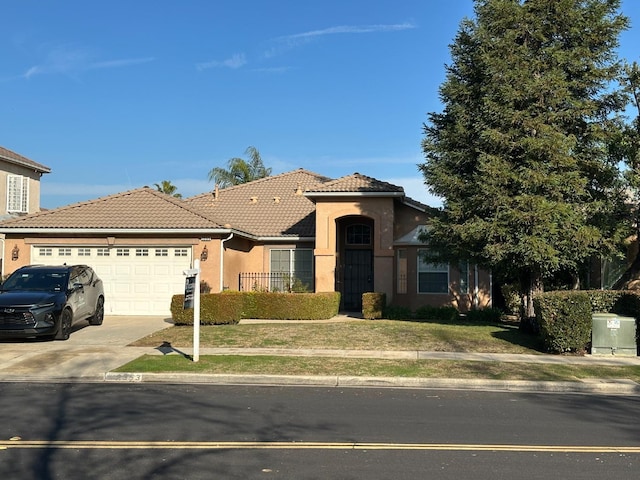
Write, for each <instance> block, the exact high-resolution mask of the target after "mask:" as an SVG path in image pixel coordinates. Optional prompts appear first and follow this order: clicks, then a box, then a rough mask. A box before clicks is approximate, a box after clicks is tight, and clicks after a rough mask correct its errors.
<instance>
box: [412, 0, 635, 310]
mask: <svg viewBox="0 0 640 480" xmlns="http://www.w3.org/2000/svg"><path fill="white" fill-rule="evenodd" d="M619 7H620V1H619V0H475V19H465V20H463V21H462V23H461V25H460V28H459V31H458V33H457V35H456V37H455V40H454V43H453V45H451V57H452V62H451V64H450V65H448V66H447V67H446V73H447V76H446V79H445V81H444V83H443V84H442V85H441V87H440V98H441V101H442V103H443V110H442V111H441V112H434V113H430V114H429V115H428V122H427V123H426V124H425V125H424V138H423V151H424V155H425V162H424V163H423V164H421V165H420V166H419V167H420V170H421V171H422V173H423V175H424V179H425V184H426V185H427V186H428V187H429V189H430V190H431V191H432V192H433V193H435V194H437V195H439V196H440V197H442V198H443V199H444V202H443V207H442V209H440V211H439V213H438V215H437V216H436V217H435V218H434V219H433V223H432V225H431V226H430V229H429V231H428V233H426V234H425V235H424V238H423V240H425V241H426V242H427V243H428V245H429V247H430V248H429V250H430V252H431V253H430V257H431V258H432V259H433V260H436V259H438V260H444V259H454V258H467V259H469V260H472V261H475V262H477V263H479V264H481V265H484V266H486V267H488V268H492V269H494V271H497V272H501V273H503V274H505V275H507V276H508V277H509V278H512V279H517V280H518V281H519V282H520V285H521V290H522V292H523V295H524V300H525V306H526V311H525V312H524V313H525V315H524V317H523V319H524V318H530V317H531V316H533V304H532V301H531V300H532V297H533V295H534V294H535V293H536V292H537V291H540V290H541V289H542V288H543V281H544V280H545V278H549V277H551V276H553V275H554V274H556V273H558V272H560V271H569V272H573V273H577V271H578V269H579V268H580V266H581V265H582V264H583V263H584V262H585V261H586V260H587V259H588V258H590V257H591V256H593V255H594V254H598V253H603V252H606V251H608V250H610V249H612V248H613V240H614V239H615V232H616V228H617V226H618V225H617V223H616V222H615V221H611V219H612V218H613V217H612V215H617V214H618V213H619V208H618V207H619V205H617V203H616V199H617V198H618V196H619V188H620V187H619V185H618V180H619V175H618V171H617V167H616V165H615V162H613V161H610V159H609V157H608V156H607V149H606V144H607V139H608V135H609V129H610V126H611V125H612V123H613V122H612V121H611V119H612V116H615V114H616V113H617V112H618V111H620V110H621V109H622V108H623V104H624V102H623V101H621V95H619V94H618V92H617V91H616V90H615V89H614V88H612V82H613V81H614V80H615V79H616V78H617V76H618V74H619V69H620V65H619V61H618V59H617V56H616V47H617V46H618V37H619V35H620V33H621V32H622V31H623V30H624V29H625V28H627V25H628V19H627V18H626V17H625V16H623V15H622V14H620V12H619ZM605 220H606V221H605Z"/></svg>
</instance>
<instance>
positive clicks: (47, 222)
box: [0, 187, 229, 317]
mask: <svg viewBox="0 0 640 480" xmlns="http://www.w3.org/2000/svg"><path fill="white" fill-rule="evenodd" d="M228 232H229V230H228V229H227V228H223V227H221V226H220V225H219V224H218V223H216V222H215V221H213V220H212V219H211V218H209V217H208V216H206V215H204V214H202V213H201V212H200V211H198V210H195V209H193V208H191V207H190V206H189V205H187V204H186V203H185V202H183V201H182V200H180V199H176V198H173V197H171V196H170V195H166V194H164V193H160V192H158V191H156V190H154V189H152V188H149V187H143V188H140V189H137V190H131V191H129V192H123V193H119V194H116V195H111V196H108V197H103V198H98V199H96V200H92V201H89V202H81V203H77V204H73V205H69V206H66V207H61V208H58V209H55V210H46V211H42V212H39V213H35V214H31V215H26V216H23V217H17V218H14V219H11V220H7V221H5V222H2V223H0V245H2V247H3V253H4V255H3V257H2V263H1V265H2V274H3V275H6V274H9V273H11V272H13V271H14V270H15V269H16V268H19V267H21V266H23V265H28V264H45V265H54V264H55V265H60V264H64V263H66V264H72V265H73V264H85V265H89V266H91V267H92V268H93V269H94V270H95V271H96V273H97V274H98V275H99V276H100V278H101V279H102V281H103V282H104V291H105V313H106V314H107V315H140V316H142V315H163V316H167V317H169V316H170V314H171V310H170V307H171V298H172V297H173V295H176V294H180V293H184V282H185V276H184V274H183V272H184V271H185V270H189V269H191V268H192V266H193V259H194V258H202V250H204V249H206V245H207V244H208V245H209V249H212V251H213V248H214V247H213V243H212V241H213V242H215V238H216V237H219V236H220V235H228V234H229V233H228ZM212 239H213V240H212ZM203 240H204V242H203ZM207 254H208V253H207ZM205 256H206V255H205ZM217 266H218V262H217V261H216V258H215V257H214V256H213V255H212V258H211V260H209V262H207V264H205V268H215V267H217ZM203 270H204V269H203Z"/></svg>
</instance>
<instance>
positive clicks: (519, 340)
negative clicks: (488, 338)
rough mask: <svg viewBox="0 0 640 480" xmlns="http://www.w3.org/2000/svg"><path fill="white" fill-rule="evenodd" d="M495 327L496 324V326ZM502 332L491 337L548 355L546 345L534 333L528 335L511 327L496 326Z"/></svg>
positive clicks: (494, 333)
mask: <svg viewBox="0 0 640 480" xmlns="http://www.w3.org/2000/svg"><path fill="white" fill-rule="evenodd" d="M494 325H495V324H494ZM495 326H496V327H498V328H500V329H501V330H499V331H497V332H493V333H492V334H491V335H492V336H493V337H494V338H498V339H500V340H503V341H505V342H509V343H511V344H513V345H519V346H521V347H525V348H529V349H531V350H535V351H536V352H540V353H546V352H545V349H544V344H543V342H542V338H541V337H540V335H536V334H533V333H526V332H523V331H522V330H520V329H519V328H518V327H514V326H509V325H495Z"/></svg>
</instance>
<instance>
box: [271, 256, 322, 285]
mask: <svg viewBox="0 0 640 480" xmlns="http://www.w3.org/2000/svg"><path fill="white" fill-rule="evenodd" d="M291 289H294V290H296V289H302V290H308V291H313V250H311V249H308V248H301V249H295V248H291V249H272V250H271V285H270V290H272V291H278V290H279V291H288V290H291Z"/></svg>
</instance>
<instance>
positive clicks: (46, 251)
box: [38, 248, 53, 257]
mask: <svg viewBox="0 0 640 480" xmlns="http://www.w3.org/2000/svg"><path fill="white" fill-rule="evenodd" d="M38 255H40V256H41V257H50V256H52V255H53V251H52V249H51V248H39V249H38Z"/></svg>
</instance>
